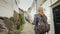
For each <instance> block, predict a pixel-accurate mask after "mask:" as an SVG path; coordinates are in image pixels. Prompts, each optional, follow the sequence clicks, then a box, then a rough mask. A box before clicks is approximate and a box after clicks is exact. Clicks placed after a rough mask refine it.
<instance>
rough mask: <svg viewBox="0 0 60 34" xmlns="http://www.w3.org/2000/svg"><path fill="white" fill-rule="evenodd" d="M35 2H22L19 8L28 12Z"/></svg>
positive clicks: (31, 0)
mask: <svg viewBox="0 0 60 34" xmlns="http://www.w3.org/2000/svg"><path fill="white" fill-rule="evenodd" d="M32 2H33V0H20V4H19V7H20V8H21V9H23V10H24V11H27V10H28V8H29V7H30V6H31V4H32Z"/></svg>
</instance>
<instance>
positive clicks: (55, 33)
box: [40, 0, 60, 34]
mask: <svg viewBox="0 0 60 34" xmlns="http://www.w3.org/2000/svg"><path fill="white" fill-rule="evenodd" d="M40 6H42V7H43V8H44V13H45V15H46V16H47V18H48V20H47V21H48V23H49V24H50V31H49V34H60V33H59V30H60V29H59V25H58V24H59V18H58V16H59V11H60V8H58V7H60V1H59V0H46V1H45V2H44V3H43V4H42V5H40ZM55 7H57V8H55ZM56 12H57V13H56ZM56 15H58V16H57V17H56ZM57 18H58V19H57Z"/></svg>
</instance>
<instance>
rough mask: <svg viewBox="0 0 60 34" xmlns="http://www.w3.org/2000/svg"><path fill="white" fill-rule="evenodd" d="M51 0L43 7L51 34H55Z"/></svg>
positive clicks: (47, 0)
mask: <svg viewBox="0 0 60 34" xmlns="http://www.w3.org/2000/svg"><path fill="white" fill-rule="evenodd" d="M50 1H51V0H46V2H45V3H44V4H43V5H42V7H43V8H44V13H45V15H46V16H47V18H48V20H47V21H48V23H49V24H50V31H49V34H55V33H54V22H53V18H52V15H53V14H52V13H51V7H49V6H50V5H51V4H50Z"/></svg>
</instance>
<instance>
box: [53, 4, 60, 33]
mask: <svg viewBox="0 0 60 34" xmlns="http://www.w3.org/2000/svg"><path fill="white" fill-rule="evenodd" d="M53 18H54V27H55V34H60V5H58V6H56V7H54V8H53Z"/></svg>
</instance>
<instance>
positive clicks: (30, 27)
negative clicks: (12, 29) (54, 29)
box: [22, 22, 34, 34]
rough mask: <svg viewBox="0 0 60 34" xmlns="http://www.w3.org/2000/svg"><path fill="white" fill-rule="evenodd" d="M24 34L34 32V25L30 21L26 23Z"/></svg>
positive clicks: (32, 33)
mask: <svg viewBox="0 0 60 34" xmlns="http://www.w3.org/2000/svg"><path fill="white" fill-rule="evenodd" d="M22 34H34V26H33V25H32V24H30V23H28V22H26V23H25V25H24V28H23V31H22Z"/></svg>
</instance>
